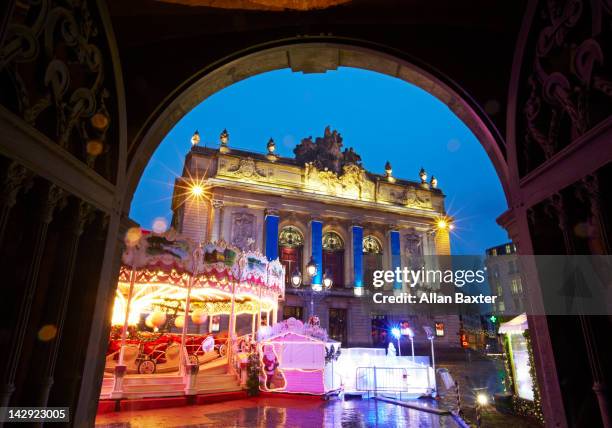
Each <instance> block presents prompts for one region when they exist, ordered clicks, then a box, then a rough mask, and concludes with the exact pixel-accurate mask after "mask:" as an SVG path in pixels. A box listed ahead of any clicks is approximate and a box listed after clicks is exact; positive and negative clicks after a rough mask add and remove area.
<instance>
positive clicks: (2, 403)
mask: <svg viewBox="0 0 612 428" xmlns="http://www.w3.org/2000/svg"><path fill="white" fill-rule="evenodd" d="M65 201H66V193H65V192H64V191H63V190H62V189H61V188H59V187H58V186H56V185H55V184H50V185H49V189H48V190H47V192H46V195H45V198H44V202H43V204H42V207H41V208H42V213H43V214H42V217H41V219H40V223H39V225H38V230H37V233H36V236H35V238H34V239H35V241H34V245H33V249H34V251H33V253H32V258H31V259H30V265H29V267H28V273H27V278H26V281H25V284H23V285H24V287H23V289H24V290H23V299H22V301H21V304H20V305H19V315H18V317H17V323H16V326H15V331H14V336H13V339H12V340H11V344H12V346H11V347H9V349H8V352H9V355H8V363H7V366H6V368H5V372H4V374H3V379H2V395H1V398H0V407H7V406H8V403H9V401H10V399H11V396H12V395H13V392H14V391H15V377H16V375H17V368H18V367H19V362H20V361H21V350H22V348H23V342H24V339H25V335H26V330H27V327H28V321H29V319H30V312H31V309H32V302H33V300H34V294H35V291H36V283H37V282H38V273H39V272H40V263H41V261H42V256H43V253H44V251H45V243H46V241H47V231H48V230H49V224H51V221H52V220H53V214H54V212H55V210H56V208H58V207H60V208H63V206H64V204H65Z"/></svg>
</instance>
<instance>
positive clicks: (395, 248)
mask: <svg viewBox="0 0 612 428" xmlns="http://www.w3.org/2000/svg"><path fill="white" fill-rule="evenodd" d="M389 243H390V244H391V269H392V270H393V271H394V272H395V269H396V268H398V267H399V268H401V267H402V259H401V249H400V233H399V231H397V230H392V231H391V232H389ZM393 288H394V289H395V290H401V289H402V283H401V282H399V281H395V283H394V284H393Z"/></svg>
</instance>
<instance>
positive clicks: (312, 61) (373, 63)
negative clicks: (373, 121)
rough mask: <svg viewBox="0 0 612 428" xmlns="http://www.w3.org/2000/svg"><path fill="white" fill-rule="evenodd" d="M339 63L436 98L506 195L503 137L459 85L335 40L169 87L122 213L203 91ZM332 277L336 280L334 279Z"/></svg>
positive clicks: (266, 55)
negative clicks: (481, 152) (480, 151)
mask: <svg viewBox="0 0 612 428" xmlns="http://www.w3.org/2000/svg"><path fill="white" fill-rule="evenodd" d="M339 66H344V67H352V68H361V69H365V70H369V71H375V72H379V73H381V74H385V75H388V76H392V77H396V78H399V79H400V80H403V81H406V82H408V83H411V84H414V85H415V86H417V87H419V88H421V89H423V90H425V91H426V92H428V93H429V94H432V95H433V96H434V97H436V98H438V99H439V100H441V101H442V102H443V103H444V104H445V105H446V106H448V108H449V109H450V110H451V111H452V112H453V113H454V114H455V115H456V116H457V117H458V118H459V119H460V120H462V121H463V122H464V123H465V124H466V125H467V126H468V128H469V129H470V130H471V131H472V132H473V133H474V135H475V136H476V137H477V139H478V141H479V142H480V143H481V144H482V145H483V147H484V148H485V151H486V152H487V154H488V156H489V158H490V160H491V162H492V164H493V165H494V167H495V169H496V172H497V174H498V176H499V177H500V181H501V183H502V186H503V188H504V191H505V194H506V197H507V198H509V196H508V195H509V191H508V170H507V164H506V161H505V158H504V152H503V141H502V140H501V138H500V137H499V135H498V133H497V132H496V130H495V129H494V127H493V126H492V125H491V124H490V123H488V121H487V120H486V117H485V116H484V114H483V113H481V112H480V111H479V110H478V108H477V106H475V105H474V103H473V102H472V101H471V99H470V98H469V97H468V96H467V95H462V94H461V92H462V91H461V89H460V88H459V87H457V85H455V84H454V83H453V82H452V81H450V80H449V79H447V78H445V77H443V76H438V75H437V73H436V72H434V71H424V68H423V67H417V66H414V65H412V64H411V63H410V62H408V61H406V60H403V59H400V57H399V56H394V55H389V54H387V53H384V52H383V51H382V50H375V49H372V48H363V47H361V46H354V45H344V44H335V43H300V44H298V45H294V44H291V45H285V46H281V47H272V48H267V49H263V50H260V51H258V52H255V53H251V54H247V55H245V56H243V57H239V58H236V59H230V60H228V62H227V63H225V64H223V65H219V66H218V67H217V68H215V69H214V70H212V71H207V72H206V74H205V75H204V76H202V77H197V78H194V79H196V81H195V82H194V83H187V84H185V85H183V87H182V88H180V89H179V90H177V91H175V93H174V94H173V95H172V96H171V97H169V99H168V100H167V103H165V104H164V106H160V107H159V109H158V112H157V114H156V117H155V118H152V119H151V120H150V121H149V124H148V126H146V127H145V128H143V130H142V131H141V132H140V134H139V137H138V139H137V140H138V141H135V142H134V144H133V145H132V147H137V149H136V150H135V152H134V153H131V154H130V157H131V161H130V164H129V169H128V177H127V182H126V186H125V188H124V189H123V190H124V193H123V198H122V208H123V210H124V212H126V211H128V209H129V205H130V202H131V199H132V197H133V193H134V191H135V188H136V186H137V184H138V181H139V179H140V176H141V174H142V171H143V169H144V167H145V166H146V164H147V163H148V161H149V159H150V158H151V156H152V154H153V152H154V151H155V149H156V148H157V147H158V145H159V144H160V143H161V141H162V139H163V138H164V137H165V136H166V134H167V133H168V132H169V130H170V129H171V128H172V127H173V126H174V125H175V124H177V123H178V122H179V121H180V120H181V119H182V118H183V117H184V116H185V115H186V114H187V113H188V112H189V111H190V110H191V109H192V108H194V107H195V106H196V105H198V104H199V103H201V102H202V101H204V100H205V99H206V98H207V97H208V96H210V95H212V94H213V93H215V92H218V91H220V90H221V89H223V88H225V87H228V86H230V85H232V84H233V83H236V82H238V81H240V80H243V79H246V78H248V77H251V76H254V75H257V74H261V73H265V72H267V71H271V70H276V69H281V68H290V69H291V70H292V71H294V72H297V71H302V72H305V73H307V72H324V71H326V70H332V69H335V68H337V67H339ZM334 282H336V283H341V282H342V281H341V280H340V279H338V280H336V281H334ZM341 309H342V308H339V309H338V310H341ZM334 310H336V309H334ZM333 315H334V317H335V318H334V319H336V318H337V319H338V320H345V319H346V314H345V313H338V314H336V313H334V314H333ZM331 316H332V314H330V317H331ZM340 324H342V323H340ZM336 335H337V336H338V339H340V338H341V337H345V336H346V334H345V333H337V334H336ZM342 340H343V339H342Z"/></svg>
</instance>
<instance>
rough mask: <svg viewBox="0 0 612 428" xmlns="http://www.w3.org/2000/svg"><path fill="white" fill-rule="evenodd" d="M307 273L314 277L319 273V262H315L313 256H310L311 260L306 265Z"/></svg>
mask: <svg viewBox="0 0 612 428" xmlns="http://www.w3.org/2000/svg"><path fill="white" fill-rule="evenodd" d="M306 273H307V274H308V275H310V277H311V278H314V277H315V276H316V275H317V264H316V263H315V261H314V258H313V257H310V261H309V262H308V264H307V265H306Z"/></svg>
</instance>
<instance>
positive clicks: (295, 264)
mask: <svg viewBox="0 0 612 428" xmlns="http://www.w3.org/2000/svg"><path fill="white" fill-rule="evenodd" d="M303 247H304V235H302V232H300V230H299V229H298V228H297V227H294V226H285V227H283V228H282V229H281V231H280V233H279V234H278V257H279V259H280V262H281V263H282V264H283V266H284V267H285V285H287V286H289V284H290V282H291V274H292V273H293V271H294V270H296V269H298V270H300V271H301V269H302V248H303Z"/></svg>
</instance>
